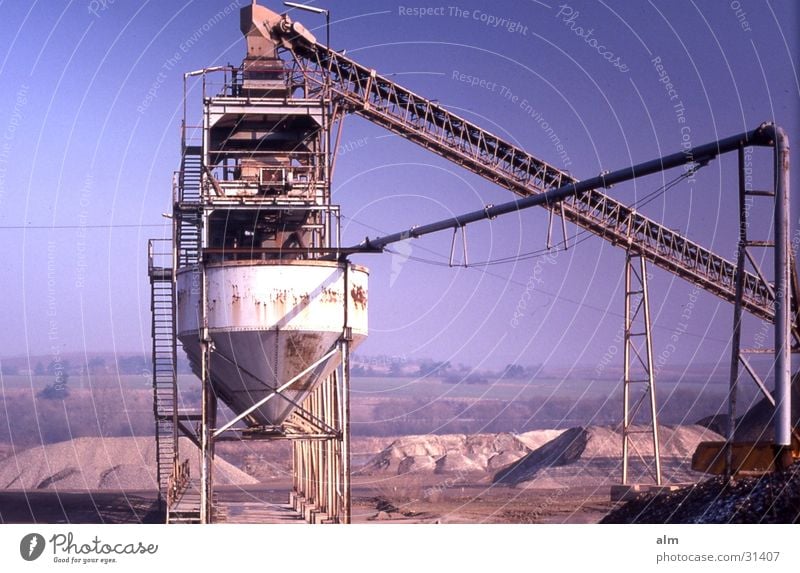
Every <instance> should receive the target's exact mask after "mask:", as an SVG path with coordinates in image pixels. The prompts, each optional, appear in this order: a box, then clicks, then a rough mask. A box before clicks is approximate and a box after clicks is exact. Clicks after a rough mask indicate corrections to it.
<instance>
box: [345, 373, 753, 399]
mask: <svg viewBox="0 0 800 573" xmlns="http://www.w3.org/2000/svg"><path fill="white" fill-rule="evenodd" d="M741 386H742V392H743V393H744V394H745V396H746V397H747V398H749V396H750V395H752V394H755V388H754V385H752V384H751V385H747V384H742V385H741ZM748 386H753V387H752V388H750V387H748ZM351 387H352V392H353V399H354V400H358V399H359V398H373V399H374V398H391V397H413V398H450V399H459V398H470V399H486V400H531V399H539V400H540V399H547V398H550V397H553V398H556V397H557V398H565V399H573V400H575V399H581V398H582V399H586V398H597V397H601V396H613V395H614V394H615V393H621V392H622V383H621V381H618V382H614V381H610V380H600V381H596V382H586V381H583V380H574V379H569V380H564V379H563V378H537V379H536V380H533V381H531V380H515V379H495V380H489V382H488V383H487V384H466V383H460V384H450V383H447V382H445V381H444V380H442V379H441V378H390V377H354V378H353V381H352V384H351ZM657 387H658V389H659V392H667V393H672V392H673V391H674V390H675V389H681V390H682V391H685V392H690V393H692V394H696V395H698V396H701V395H707V394H709V393H711V394H716V393H719V392H724V391H725V390H726V389H727V384H725V383H721V382H719V381H711V382H709V383H707V384H705V385H701V384H698V383H696V382H692V383H686V382H685V383H680V384H679V383H677V382H675V381H674V380H669V379H664V380H658V381H657Z"/></svg>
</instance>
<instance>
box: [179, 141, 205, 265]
mask: <svg viewBox="0 0 800 573" xmlns="http://www.w3.org/2000/svg"><path fill="white" fill-rule="evenodd" d="M175 183H176V185H175V190H174V192H173V195H174V197H173V198H174V201H175V206H176V212H177V213H178V220H177V221H176V232H177V235H178V236H177V237H176V242H175V244H176V245H177V246H178V253H177V256H178V261H177V262H178V268H184V267H192V266H194V265H196V264H197V263H198V261H199V257H200V220H201V219H200V203H201V198H202V184H203V156H202V152H201V148H200V147H199V146H186V147H184V150H183V155H182V157H181V170H180V171H179V172H178V173H177V174H176V182H175Z"/></svg>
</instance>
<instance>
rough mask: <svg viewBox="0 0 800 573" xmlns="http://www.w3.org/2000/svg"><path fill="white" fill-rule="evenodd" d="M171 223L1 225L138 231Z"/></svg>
mask: <svg viewBox="0 0 800 573" xmlns="http://www.w3.org/2000/svg"><path fill="white" fill-rule="evenodd" d="M168 225H169V223H139V224H134V223H130V224H119V225H0V229H33V230H39V231H42V230H46V229H136V228H141V227H166V226H168Z"/></svg>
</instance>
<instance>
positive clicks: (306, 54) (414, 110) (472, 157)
mask: <svg viewBox="0 0 800 573" xmlns="http://www.w3.org/2000/svg"><path fill="white" fill-rule="evenodd" d="M284 35H285V37H284V40H285V44H284V45H285V46H286V47H288V48H289V51H290V52H291V54H292V55H293V57H294V60H295V69H296V74H297V79H296V81H298V82H303V83H307V82H313V83H316V84H317V85H318V87H319V89H320V90H322V91H328V95H329V96H330V97H331V98H332V99H333V100H334V101H336V102H338V104H339V105H340V106H342V108H343V111H344V112H351V113H356V114H358V115H360V116H363V117H364V118H366V119H368V120H370V121H371V122H373V123H376V124H378V125H381V126H383V127H385V128H386V129H388V130H390V131H392V132H394V133H396V134H397V135H400V136H401V137H403V138H405V139H408V140H410V141H413V142H415V143H417V144H419V145H421V146H423V147H425V148H426V149H429V150H431V151H433V152H435V153H437V154H438V155H440V156H442V157H444V158H445V159H448V160H450V161H452V162H454V163H457V164H459V165H461V166H462V167H464V168H465V169H468V170H469V171H472V172H473V173H476V174H478V175H480V176H482V177H484V178H486V179H488V180H490V181H492V182H494V183H496V184H498V185H500V186H502V187H505V188H507V189H509V190H511V191H513V192H514V193H516V194H517V195H520V196H523V197H526V196H531V195H536V194H541V193H543V192H545V191H547V190H548V189H558V188H562V187H564V186H565V185H569V184H570V183H576V182H577V179H575V178H573V177H572V176H570V175H569V174H568V173H566V172H564V171H561V170H559V169H557V168H555V167H553V166H552V165H549V164H548V163H546V162H544V161H542V160H540V159H537V158H536V157H534V156H532V155H531V154H529V153H527V152H526V151H524V150H522V149H520V148H519V147H516V146H514V145H512V144H510V143H508V142H507V141H504V140H502V139H500V138H499V137H497V136H495V135H493V134H491V133H489V132H488V131H486V130H484V129H482V128H480V127H479V126H477V125H475V124H474V123H471V122H469V121H467V120H465V119H463V118H461V117H459V116H457V115H455V114H453V113H451V112H449V111H447V110H446V109H444V108H443V107H441V106H440V105H438V104H436V103H434V102H432V101H430V100H428V99H426V98H424V97H422V96H419V95H417V94H415V93H414V92H412V91H410V90H408V89H406V88H404V87H402V86H400V85H398V84H396V83H395V82H393V81H391V80H389V79H387V78H385V77H383V76H381V75H379V74H377V73H376V72H375V70H372V69H370V68H367V67H365V66H362V65H360V64H358V63H357V62H355V61H353V60H351V59H350V58H347V57H345V56H344V55H342V54H340V53H338V52H336V51H334V50H331V49H329V48H328V47H326V46H324V45H321V44H319V43H316V42H311V41H310V40H308V39H307V38H305V37H304V36H303V35H300V34H294V33H293V31H292V30H291V29H290V30H289V31H286V32H284ZM751 133H752V134H755V136H756V137H755V138H754V139H753V140H750V141H748V140H742V141H741V142H740V145H741V146H749V145H772V144H773V142H772V140H771V137H770V134H769V132H767V131H765V132H764V133H763V135H761V136H759V131H758V130H756V131H755V132H751ZM716 155H717V153H713V152H712V153H709V155H708V156H707V157H705V158H699V157H698V158H694V161H695V162H696V163H697V164H700V163H705V162H708V161H709V160H710V159H712V158H713V157H714V156H716ZM609 186H610V185H609ZM542 206H543V207H545V208H547V209H549V210H551V211H553V212H554V213H555V214H557V215H560V216H562V217H563V218H564V219H566V220H567V221H570V222H571V223H574V224H575V225H577V226H579V227H581V228H582V229H586V230H588V231H590V232H592V233H594V234H595V235H598V236H600V237H602V238H604V239H606V240H607V241H609V242H611V243H612V244H614V245H617V246H620V247H622V248H624V249H626V250H628V251H629V252H630V253H632V254H634V255H641V256H643V257H644V258H645V259H647V260H648V261H651V262H652V263H654V264H655V265H657V266H659V267H661V268H663V269H665V270H667V271H669V272H671V273H674V274H675V275H677V276H679V277H680V278H682V279H685V280H687V281H689V282H691V283H694V284H696V285H697V286H699V287H700V288H702V289H703V290H705V291H708V292H710V293H712V294H715V295H717V296H718V297H720V298H722V299H723V300H726V301H728V302H731V303H734V302H735V301H736V263H734V262H731V261H728V260H726V259H724V258H723V257H721V256H719V255H717V254H716V253H714V252H712V251H711V250H709V249H707V248H705V247H703V246H701V245H699V244H697V243H696V242H694V241H691V240H690V239H688V238H687V237H685V236H683V235H681V234H680V233H677V232H676V231H674V230H672V229H669V228H667V227H665V226H664V225H662V224H660V223H658V222H656V221H654V220H652V219H650V218H648V217H646V216H644V215H642V214H641V213H638V212H637V211H636V210H635V209H633V208H631V207H628V206H626V205H624V204H623V203H621V202H619V201H617V200H615V199H613V198H611V197H609V196H608V195H606V194H605V193H603V192H601V191H599V190H597V189H590V190H587V191H584V192H582V193H580V194H578V195H573V196H570V197H568V198H566V199H565V200H563V201H560V202H554V203H543V204H542ZM741 301H742V307H743V309H744V310H746V311H748V312H750V313H751V314H753V315H755V316H756V317H758V318H760V319H763V320H766V321H769V322H773V321H774V318H775V311H774V303H775V293H774V289H773V287H772V286H771V285H770V283H769V281H768V280H767V279H766V278H765V277H764V276H763V275H761V274H760V273H757V274H753V273H750V272H748V271H744V280H743V291H742V298H741ZM792 330H793V331H794V333H795V335H797V333H798V328H797V324H796V322H795V324H793V325H792Z"/></svg>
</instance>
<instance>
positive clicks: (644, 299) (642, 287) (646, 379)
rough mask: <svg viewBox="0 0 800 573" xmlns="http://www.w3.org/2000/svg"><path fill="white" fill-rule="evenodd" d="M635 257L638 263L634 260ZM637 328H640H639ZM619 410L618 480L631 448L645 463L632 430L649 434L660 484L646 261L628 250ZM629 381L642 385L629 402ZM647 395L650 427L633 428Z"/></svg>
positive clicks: (625, 473)
mask: <svg viewBox="0 0 800 573" xmlns="http://www.w3.org/2000/svg"><path fill="white" fill-rule="evenodd" d="M634 258H638V259H639V261H638V264H636V263H635V262H634V260H633V259H634ZM637 267H638V268H637ZM639 329H640V330H639ZM623 361H624V364H623V414H622V483H623V485H626V484H627V483H628V474H629V470H630V467H629V459H630V455H631V451H633V452H635V453H636V454H637V456H638V457H639V458H640V459H641V460H642V462H644V463H645V464H646V461H645V459H644V456H643V455H642V453H641V452H640V451H639V450H638V449H637V448H636V445H635V443H634V442H633V440H632V436H633V435H634V434H641V433H648V434H650V435H651V437H652V448H653V459H654V466H655V467H654V470H655V471H652V470H651V473H653V479H654V480H655V482H656V484H658V485H661V483H662V479H661V456H660V451H659V439H658V408H657V405H656V380H655V372H654V370H653V342H652V336H651V332H650V300H649V297H648V292H647V263H646V261H645V259H644V258H643V257H641V256H639V255H637V254H634V253H631V251H628V253H627V255H626V257H625V347H624V349H623ZM633 385H644V390H643V392H642V393H641V394H640V395H639V396H638V397H637V398H636V400H635V401H634V402H633V403H632V401H631V389H632V386H633ZM648 397H649V417H650V422H651V428H650V430H635V429H633V428H634V421H635V418H636V415H637V413H638V412H639V410H640V408H641V406H642V405H643V403H644V401H645V399H647V398H648Z"/></svg>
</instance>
